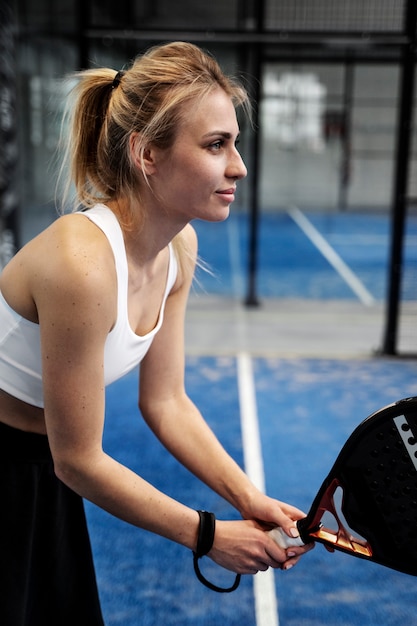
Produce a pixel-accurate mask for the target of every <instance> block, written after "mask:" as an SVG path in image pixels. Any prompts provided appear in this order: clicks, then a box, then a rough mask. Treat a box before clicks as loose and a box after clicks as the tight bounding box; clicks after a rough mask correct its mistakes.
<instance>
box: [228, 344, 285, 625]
mask: <svg viewBox="0 0 417 626" xmlns="http://www.w3.org/2000/svg"><path fill="white" fill-rule="evenodd" d="M237 371H238V386H239V403H240V419H241V424H242V440H243V455H244V460H245V471H246V473H247V475H248V476H249V478H250V479H251V481H252V482H253V483H254V484H255V485H256V487H258V489H259V490H260V491H262V492H263V493H265V474H264V466H263V460H262V447H261V439H260V434H259V424H258V411H257V407H256V394H255V385H254V380H253V370H252V360H251V358H250V356H249V354H247V353H246V352H241V353H240V354H238V356H237ZM253 587H254V595H255V615H256V626H279V619H278V601H277V597H276V594H275V580H274V570H273V569H271V568H270V569H268V570H267V571H266V572H258V574H256V576H254V577H253Z"/></svg>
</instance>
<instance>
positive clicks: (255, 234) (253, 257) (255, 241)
mask: <svg viewBox="0 0 417 626" xmlns="http://www.w3.org/2000/svg"><path fill="white" fill-rule="evenodd" d="M264 3H265V0H261V1H260V2H259V3H258V5H257V30H258V33H259V32H261V31H262V30H263V15H264ZM251 73H252V76H253V82H254V88H253V91H254V93H253V99H254V112H253V125H254V137H253V144H252V160H251V167H252V172H251V178H250V192H249V201H250V219H249V251H248V275H247V279H248V283H247V294H246V300H245V304H246V306H258V305H259V301H258V297H257V278H258V245H259V212H260V211H259V163H260V147H261V146H260V143H261V138H260V133H259V104H260V100H261V75H262V44H261V43H259V42H255V43H253V44H252V46H251Z"/></svg>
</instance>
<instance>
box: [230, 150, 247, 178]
mask: <svg viewBox="0 0 417 626" xmlns="http://www.w3.org/2000/svg"><path fill="white" fill-rule="evenodd" d="M247 173H248V170H247V169H246V165H245V164H244V162H243V159H242V157H241V156H240V152H239V151H238V150H237V148H236V147H234V148H233V154H232V155H231V157H230V159H229V162H228V164H227V172H226V176H227V178H233V179H234V180H240V179H241V178H245V176H246V175H247Z"/></svg>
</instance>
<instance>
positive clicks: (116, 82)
mask: <svg viewBox="0 0 417 626" xmlns="http://www.w3.org/2000/svg"><path fill="white" fill-rule="evenodd" d="M124 74H125V73H124V71H123V70H119V71H118V72H117V74H116V76H115V77H114V78H113V82H112V85H111V88H112V89H117V87H118V86H119V85H120V81H121V80H122V78H123V76H124Z"/></svg>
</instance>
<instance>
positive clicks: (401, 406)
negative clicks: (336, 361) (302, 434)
mask: <svg viewBox="0 0 417 626" xmlns="http://www.w3.org/2000/svg"><path fill="white" fill-rule="evenodd" d="M340 491H341V492H342V493H343V496H342V501H341V503H336V501H335V493H336V492H340ZM328 514H330V515H331V518H332V520H333V521H335V522H336V526H335V528H333V527H330V528H329V527H326V524H325V517H326V515H328ZM297 525H298V529H299V531H300V537H301V539H302V541H303V542H304V543H309V542H311V541H318V542H320V543H323V544H325V545H327V546H330V547H331V548H334V549H336V550H341V551H342V552H346V553H348V554H352V555H353V556H357V557H359V558H364V559H368V560H371V561H374V562H375V563H379V564H381V565H384V566H386V567H390V568H392V569H395V570H399V571H401V572H404V573H407V574H412V575H414V576H417V397H413V398H406V399H404V400H400V401H399V402H396V403H394V404H391V405H389V406H386V407H384V408H382V409H380V410H379V411H377V412H375V413H373V414H372V415H370V416H369V417H368V418H367V419H366V420H364V421H363V422H362V423H361V424H360V425H359V426H358V427H357V428H356V429H355V430H354V432H353V433H352V434H351V436H350V437H349V439H348V440H347V441H346V443H345V445H344V446H343V448H342V450H341V451H340V453H339V456H338V457H337V459H336V461H335V463H334V465H333V467H332V469H331V471H330V472H329V474H328V476H327V478H326V479H325V481H324V482H323V484H322V486H321V487H320V490H319V491H318V493H317V495H316V497H315V499H314V501H313V504H312V506H311V509H310V511H309V513H308V515H307V517H306V518H304V519H302V520H300V521H299V522H298V524H297ZM272 533H274V531H272ZM275 538H276V537H275Z"/></svg>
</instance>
